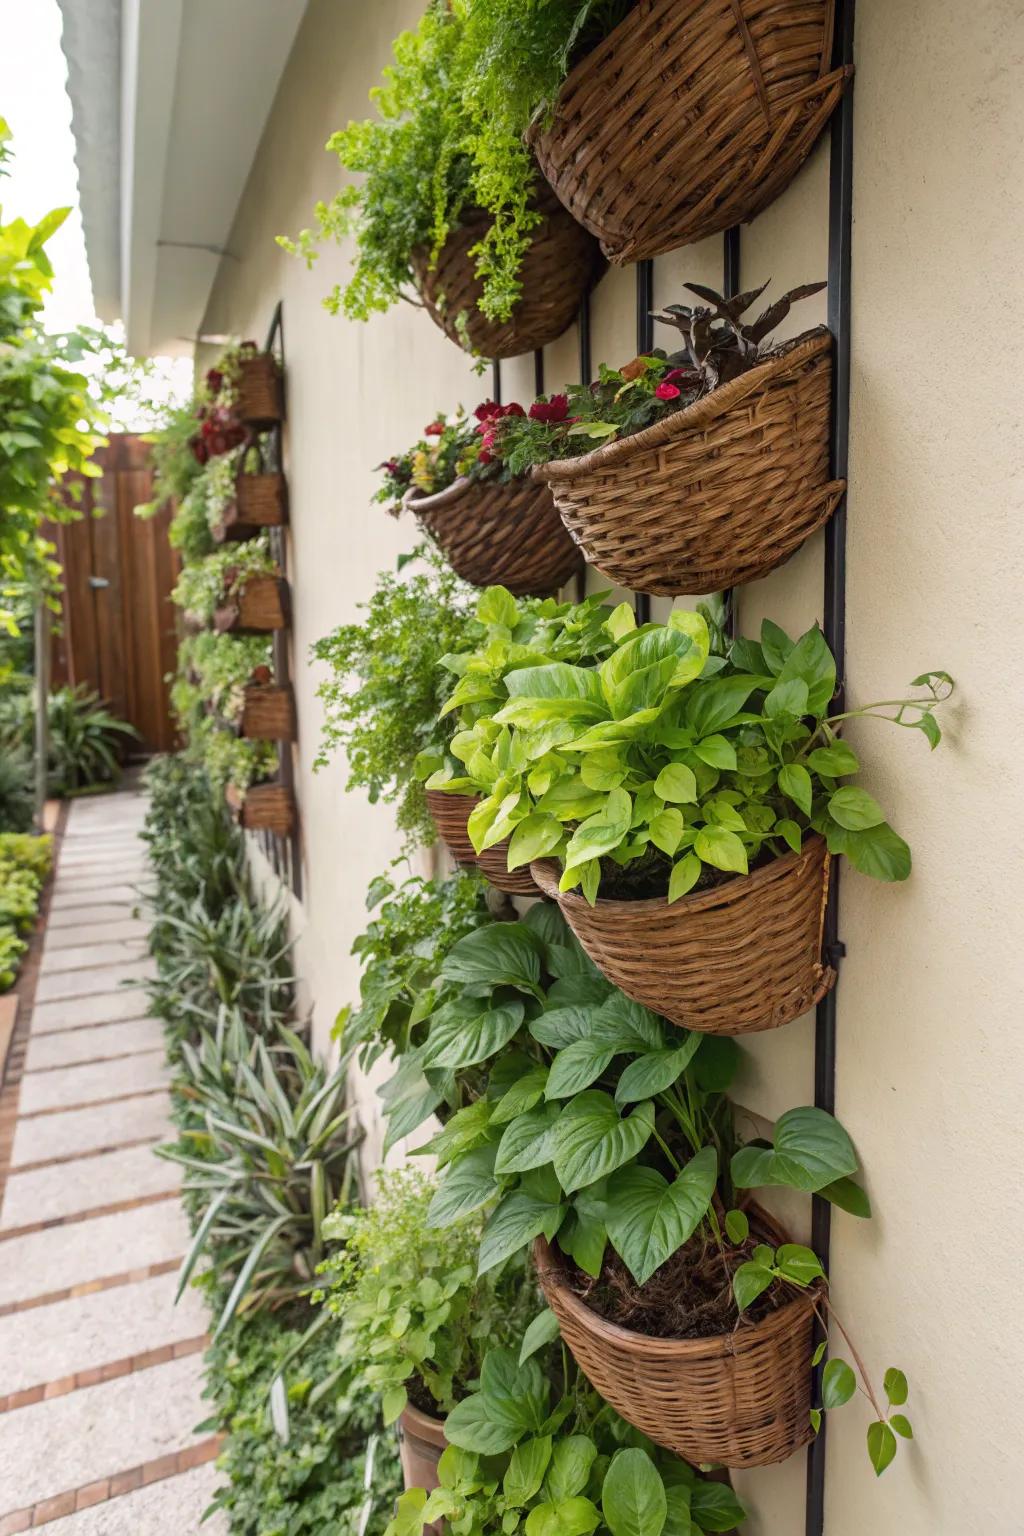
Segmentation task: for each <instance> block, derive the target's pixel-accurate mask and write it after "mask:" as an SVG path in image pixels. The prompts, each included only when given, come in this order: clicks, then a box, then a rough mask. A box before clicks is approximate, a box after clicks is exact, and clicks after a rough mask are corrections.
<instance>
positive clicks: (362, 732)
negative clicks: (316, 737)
mask: <svg viewBox="0 0 1024 1536" xmlns="http://www.w3.org/2000/svg"><path fill="white" fill-rule="evenodd" d="M473 601H474V594H473V593H472V591H471V589H470V588H469V587H467V586H465V585H464V583H462V582H460V581H459V579H458V578H457V577H456V576H455V575H453V573H452V572H451V571H450V570H449V569H448V568H447V566H445V565H444V564H443V562H442V561H441V560H440V559H438V558H436V557H427V569H426V570H425V571H424V572H422V573H420V574H417V575H415V576H411V577H404V578H403V577H399V576H391V575H387V574H384V575H381V576H380V577H379V578H378V581H377V588H376V591H375V592H374V594H373V596H372V597H371V599H370V601H369V602H368V603H366V604H364V605H362V606H363V608H364V611H365V615H366V616H365V618H364V619H363V620H362V622H361V623H357V624H342V625H340V626H339V627H338V628H337V629H335V630H333V631H332V633H331V634H329V635H326V636H324V638H323V639H322V640H318V641H317V642H316V644H315V645H314V646H313V649H312V654H313V658H314V660H316V661H320V662H323V663H325V665H326V666H327V668H328V669H329V675H328V676H327V677H326V678H324V680H323V681H322V682H321V683H320V684H319V686H318V688H317V697H318V698H320V699H321V700H322V701H323V705H324V722H323V727H322V734H321V739H320V748H319V751H318V753H317V757H316V760H315V763H314V767H316V768H324V767H326V766H327V764H328V762H329V761H330V758H331V755H332V753H334V752H335V751H337V750H338V749H339V748H341V749H342V750H343V751H344V754H345V760H346V764H347V767H348V780H347V787H348V788H349V789H364V790H366V791H367V793H368V795H369V798H370V802H371V804H376V803H377V802H378V801H384V802H385V803H389V804H390V803H397V807H398V810H397V818H396V819H397V822H398V826H399V828H400V830H401V831H402V832H403V833H404V834H405V836H406V846H407V847H413V846H415V845H416V844H418V843H425V844H429V843H432V842H433V840H434V835H435V834H434V826H433V822H432V821H431V820H430V816H429V814H428V812H427V807H426V801H425V799H424V795H423V787H422V784H421V783H420V781H419V779H418V778H417V777H416V774H415V765H416V762H417V759H418V758H419V757H420V755H421V754H422V753H424V752H431V753H432V754H433V755H434V756H435V757H437V756H438V755H439V754H440V753H441V752H442V750H443V741H444V738H445V736H446V735H447V734H449V732H448V731H447V730H446V729H445V727H444V726H443V725H441V726H439V725H438V713H439V711H440V709H441V706H442V704H443V703H444V700H445V698H446V697H447V694H448V692H449V691H450V686H451V685H450V680H449V678H448V676H447V674H445V673H444V672H442V671H440V670H439V669H438V666H437V658H438V657H439V656H443V655H445V654H446V653H447V652H451V651H455V650H461V649H462V648H463V647H465V646H467V645H473V644H474V643H475V641H476V639H477V638H478V636H479V635H480V629H479V626H478V624H477V622H476V620H475V619H474V617H473Z"/></svg>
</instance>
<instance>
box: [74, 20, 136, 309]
mask: <svg viewBox="0 0 1024 1536" xmlns="http://www.w3.org/2000/svg"><path fill="white" fill-rule="evenodd" d="M60 8H61V12H62V16H63V24H64V35H63V47H64V54H65V57H66V59H67V63H68V95H69V96H70V98H71V116H72V123H73V126H74V134H75V159H76V161H77V164H78V188H79V195H80V198H81V203H82V223H83V225H84V228H85V245H86V251H87V253H88V257H89V276H90V278H91V279H92V294H93V303H94V304H95V306H96V313H97V314H98V315H99V317H100V319H101V320H106V321H108V322H109V321H111V320H117V319H118V318H119V317H120V314H121V108H120V99H119V94H118V91H117V89H116V83H117V81H118V80H120V78H121V0H60Z"/></svg>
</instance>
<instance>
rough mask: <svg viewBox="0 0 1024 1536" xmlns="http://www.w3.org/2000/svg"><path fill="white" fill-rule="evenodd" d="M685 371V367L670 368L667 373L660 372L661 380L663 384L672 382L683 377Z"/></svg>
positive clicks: (684, 376) (685, 373)
mask: <svg viewBox="0 0 1024 1536" xmlns="http://www.w3.org/2000/svg"><path fill="white" fill-rule="evenodd" d="M687 372H688V369H686V368H670V369H669V371H668V373H665V374H662V378H661V382H662V383H663V384H674V383H675V382H676V380H677V379H685V378H686V375H687Z"/></svg>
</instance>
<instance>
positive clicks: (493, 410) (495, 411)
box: [473, 400, 502, 421]
mask: <svg viewBox="0 0 1024 1536" xmlns="http://www.w3.org/2000/svg"><path fill="white" fill-rule="evenodd" d="M501 414H502V412H501V406H500V405H498V404H497V403H496V402H495V401H494V400H485V401H484V403H483V405H478V406H477V408H476V410H475V411H474V412H473V415H474V416H475V417H476V419H477V421H493V419H494V418H495V417H496V416H500V415H501Z"/></svg>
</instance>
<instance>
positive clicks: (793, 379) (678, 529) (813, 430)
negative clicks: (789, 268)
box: [534, 327, 845, 597]
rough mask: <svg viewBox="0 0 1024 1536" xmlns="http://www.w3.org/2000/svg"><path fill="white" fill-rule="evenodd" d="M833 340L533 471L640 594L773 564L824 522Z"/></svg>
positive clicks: (611, 572)
mask: <svg viewBox="0 0 1024 1536" xmlns="http://www.w3.org/2000/svg"><path fill="white" fill-rule="evenodd" d="M831 398H832V338H831V336H830V335H829V333H828V331H827V330H826V329H825V328H824V327H820V328H819V329H817V330H814V331H809V332H808V333H807V334H806V335H805V336H802V337H799V338H798V339H797V340H796V341H794V342H792V343H790V344H789V345H788V346H786V347H784V348H782V349H780V351H779V352H778V353H777V354H776V355H775V356H774V357H771V358H768V359H767V360H766V361H765V362H763V363H760V364H758V366H757V367H756V368H751V369H750V370H749V372H747V373H744V374H741V375H740V377H739V378H736V379H732V380H731V381H730V382H729V383H728V384H723V385H722V386H721V388H720V389H716V390H714V391H713V392H712V393H711V394H709V395H705V396H704V398H703V399H701V400H698V401H696V402H695V403H694V404H693V405H691V406H688V407H687V408H686V409H685V410H682V411H677V412H676V413H675V414H674V415H672V416H668V417H666V418H665V419H664V420H663V421H660V422H657V423H655V425H654V426H653V427H647V428H646V429H645V430H644V431H643V432H637V433H635V434H634V435H633V436H632V437H626V438H623V439H621V440H620V441H619V442H614V443H608V444H607V445H606V446H604V447H602V448H595V449H594V450H593V451H592V452H590V453H587V454H584V455H583V457H582V458H577V459H556V460H554V461H553V462H552V463H550V464H545V465H543V466H541V467H540V468H538V469H536V470H535V471H534V475H535V477H536V478H538V479H542V480H544V481H545V482H546V483H547V484H548V485H549V486H550V488H551V492H552V494H553V496H554V498H555V503H556V505H557V506H558V510H559V511H560V512H561V514H562V518H563V520H564V522H565V525H566V527H567V528H568V530H569V532H570V533H571V534H572V536H573V538H574V539H575V540H576V542H577V543H578V544H579V546H580V548H581V549H582V551H583V553H584V554H585V555H586V557H587V559H588V560H589V561H590V562H591V563H592V564H593V565H596V566H597V568H598V570H599V571H601V572H602V574H604V575H605V576H609V577H610V578H611V579H612V580H613V581H616V582H618V583H619V584H620V585H622V586H624V587H632V588H633V589H634V590H637V591H640V592H652V593H659V594H662V595H665V596H673V597H674V596H676V595H678V594H680V593H687V594H697V593H701V592H718V591H721V590H723V589H725V588H727V587H736V586H742V585H743V584H745V583H746V582H749V581H756V580H757V579H758V578H759V577H762V576H767V574H768V572H769V571H773V570H775V568H776V567H777V566H779V565H781V564H782V563H783V561H785V560H788V559H789V557H790V555H792V554H793V553H794V552H795V551H796V550H797V549H798V548H799V547H800V545H801V544H802V543H803V542H804V540H805V539H806V538H807V537H808V536H809V535H810V534H811V533H813V532H814V530H815V529H816V528H820V527H821V526H822V524H824V523H826V522H827V521H828V519H829V518H830V517H831V515H832V513H833V512H834V511H835V509H836V506H837V505H838V503H839V499H840V497H841V496H842V493H843V489H844V486H845V481H842V480H830V479H829V413H830V409H831Z"/></svg>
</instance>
